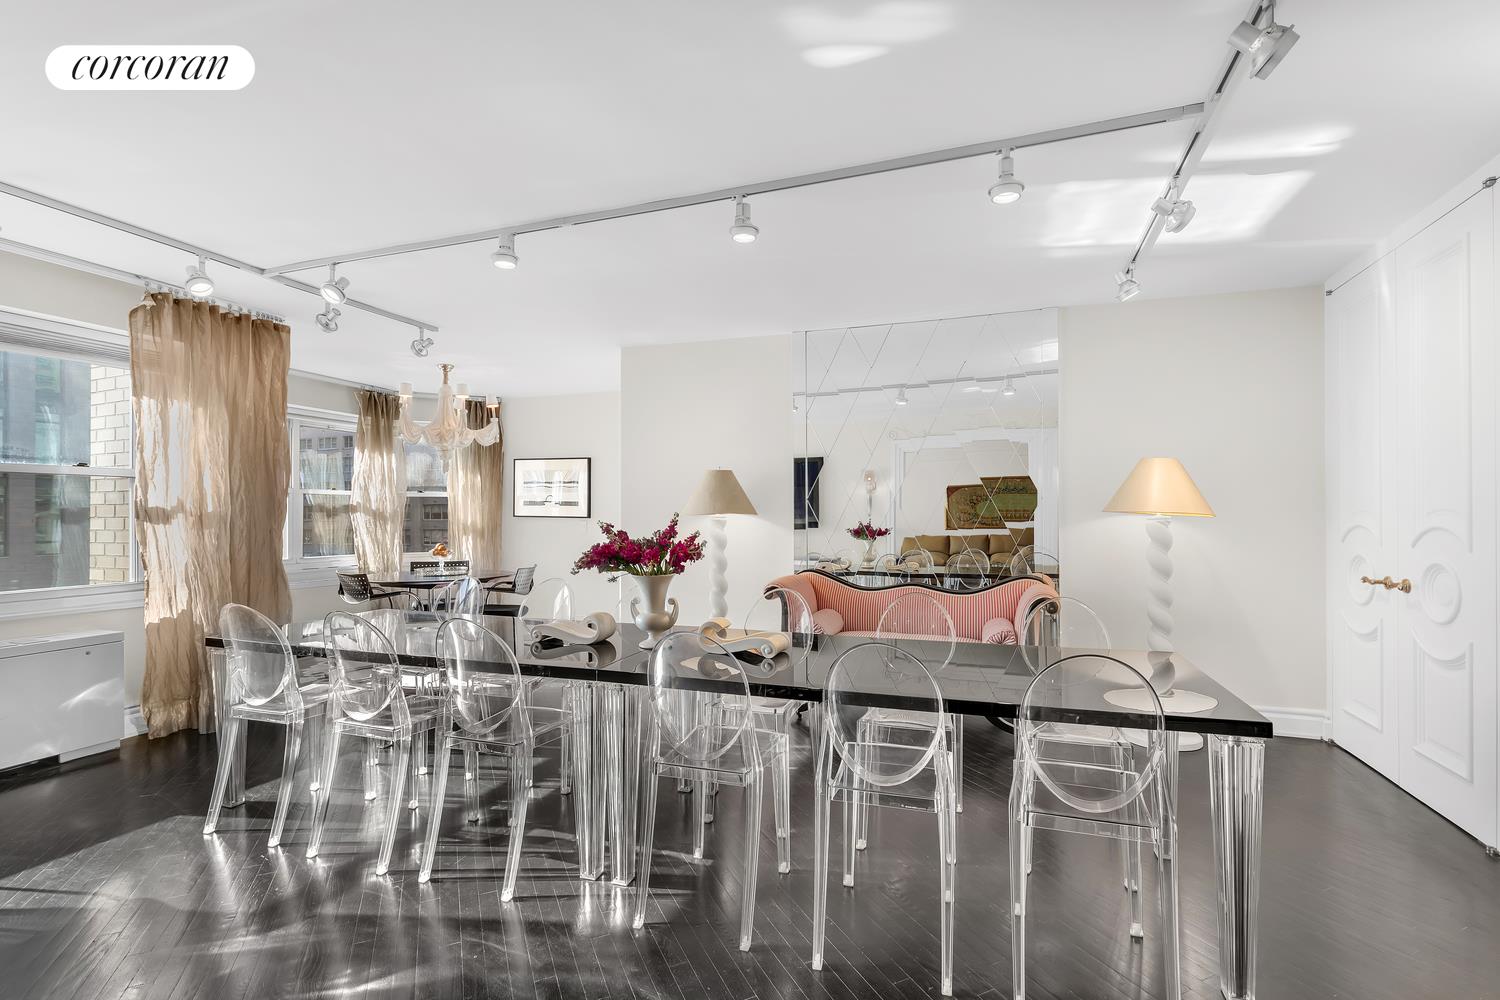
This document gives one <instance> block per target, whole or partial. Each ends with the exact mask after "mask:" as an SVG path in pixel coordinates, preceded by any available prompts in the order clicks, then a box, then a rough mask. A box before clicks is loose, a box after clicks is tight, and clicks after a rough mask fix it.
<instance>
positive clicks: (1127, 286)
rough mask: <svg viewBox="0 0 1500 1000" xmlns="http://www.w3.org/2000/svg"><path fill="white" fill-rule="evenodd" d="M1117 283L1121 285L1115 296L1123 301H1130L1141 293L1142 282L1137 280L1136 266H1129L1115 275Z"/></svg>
mask: <svg viewBox="0 0 1500 1000" xmlns="http://www.w3.org/2000/svg"><path fill="white" fill-rule="evenodd" d="M1115 283H1116V284H1118V285H1119V286H1120V290H1119V293H1118V294H1116V295H1115V298H1117V299H1119V300H1120V301H1121V302H1129V301H1130V300H1131V299H1133V298H1135V297H1136V296H1137V295H1139V294H1141V283H1140V282H1139V281H1136V280H1135V268H1134V267H1127V268H1126V269H1125V270H1123V271H1121V272H1120V273H1119V274H1117V275H1115Z"/></svg>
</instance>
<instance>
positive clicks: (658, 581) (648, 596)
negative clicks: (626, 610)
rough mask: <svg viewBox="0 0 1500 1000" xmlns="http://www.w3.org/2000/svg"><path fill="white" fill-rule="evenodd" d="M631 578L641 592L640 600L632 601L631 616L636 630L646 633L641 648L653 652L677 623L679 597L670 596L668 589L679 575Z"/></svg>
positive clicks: (633, 599) (634, 599)
mask: <svg viewBox="0 0 1500 1000" xmlns="http://www.w3.org/2000/svg"><path fill="white" fill-rule="evenodd" d="M629 576H630V578H631V579H632V580H634V581H635V586H636V589H637V590H639V591H640V596H639V597H633V598H631V600H630V617H631V619H632V620H633V621H634V622H635V626H636V628H638V629H640V630H641V631H642V632H645V633H646V639H645V641H643V642H642V643H641V648H642V649H652V648H654V647H655V646H656V644H657V643H658V642H660V641H661V639H662V636H664V635H666V634H667V633H668V632H669V631H671V629H672V626H673V625H676V624H677V598H675V597H668V596H667V588H668V587H670V586H672V581H673V580H674V579H675V578H676V574H675V573H661V574H658V575H655V576H637V575H636V574H634V573H631V574H629Z"/></svg>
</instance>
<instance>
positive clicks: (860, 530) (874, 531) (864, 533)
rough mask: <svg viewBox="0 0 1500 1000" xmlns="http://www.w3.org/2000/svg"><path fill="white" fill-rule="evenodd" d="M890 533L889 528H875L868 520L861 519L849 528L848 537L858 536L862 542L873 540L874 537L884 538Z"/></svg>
mask: <svg viewBox="0 0 1500 1000" xmlns="http://www.w3.org/2000/svg"><path fill="white" fill-rule="evenodd" d="M890 533H891V529H890V528H877V527H875V525H873V524H871V523H870V522H869V521H861V522H859V523H858V524H856V525H855V526H854V527H852V528H850V529H849V537H850V538H858V539H859V540H860V541H862V542H873V541H874V540H875V539H877V538H884V537H885V536H886V535H889V534H890Z"/></svg>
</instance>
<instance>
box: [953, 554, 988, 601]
mask: <svg viewBox="0 0 1500 1000" xmlns="http://www.w3.org/2000/svg"><path fill="white" fill-rule="evenodd" d="M989 574H990V557H989V556H988V555H986V554H985V553H983V552H980V551H979V550H978V549H964V550H963V551H962V552H960V553H959V554H958V555H956V556H954V557H953V558H952V559H949V560H948V563H947V565H946V566H945V567H944V572H943V586H944V587H946V588H947V589H948V590H957V591H959V592H964V591H970V590H983V589H984V588H985V586H987V585H988V584H989V582H990V580H989Z"/></svg>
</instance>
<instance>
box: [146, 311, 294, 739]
mask: <svg viewBox="0 0 1500 1000" xmlns="http://www.w3.org/2000/svg"><path fill="white" fill-rule="evenodd" d="M290 356H291V330H290V329H289V328H288V327H286V326H284V325H282V324H280V323H273V322H270V321H269V320H262V319H253V318H251V317H250V316H247V315H242V314H230V313H226V312H224V311H222V310H220V309H219V307H218V306H215V305H210V304H209V303H206V302H197V301H193V300H189V299H174V298H173V297H172V296H171V295H169V294H166V293H156V294H152V295H148V296H146V299H145V301H143V302H142V303H141V304H140V305H138V306H136V307H135V308H134V309H132V310H131V311H130V384H131V392H132V405H133V407H134V410H135V424H136V480H135V531H136V536H137V538H138V539H139V541H140V551H141V569H142V571H143V573H144V576H145V590H146V593H145V613H146V673H145V677H144V679H143V680H142V682H141V714H142V715H143V716H144V717H145V719H146V725H147V730H148V732H149V733H150V735H151V736H153V737H154V736H165V735H167V734H168V733H173V732H176V731H177V730H179V729H188V728H192V727H195V726H196V727H198V728H207V727H208V726H210V725H212V724H213V722H214V719H213V697H212V693H213V692H212V684H211V683H210V680H209V677H208V658H207V656H206V653H205V650H204V647H203V637H204V635H205V633H206V631H208V630H211V629H216V628H217V627H218V619H219V610H220V609H221V608H223V606H224V605H225V604H229V603H236V604H245V605H249V606H250V607H252V608H255V609H256V610H257V611H260V612H261V613H263V614H265V615H266V616H268V617H269V618H271V619H272V620H273V621H286V620H287V619H288V618H289V617H290V615H291V607H292V602H291V594H290V593H289V592H288V590H287V582H286V570H285V568H284V567H283V565H282V561H281V559H282V532H283V530H284V527H285V523H286V504H287V485H288V481H289V478H290V475H291V456H290V455H289V454H288V449H287V443H286V373H287V363H288V360H289V358H290Z"/></svg>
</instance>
